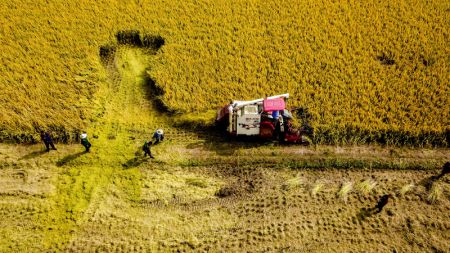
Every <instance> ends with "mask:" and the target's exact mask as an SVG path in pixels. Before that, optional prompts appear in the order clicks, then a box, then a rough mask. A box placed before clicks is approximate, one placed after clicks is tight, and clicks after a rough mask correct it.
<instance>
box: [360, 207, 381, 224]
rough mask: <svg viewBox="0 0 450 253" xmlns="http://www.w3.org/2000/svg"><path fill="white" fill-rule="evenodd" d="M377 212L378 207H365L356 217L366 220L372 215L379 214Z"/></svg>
mask: <svg viewBox="0 0 450 253" xmlns="http://www.w3.org/2000/svg"><path fill="white" fill-rule="evenodd" d="M377 213H378V208H377V207H371V208H366V207H363V208H361V210H360V211H359V213H358V214H357V215H356V217H357V218H358V220H359V221H365V220H366V219H367V218H369V217H371V216H372V215H374V214H377Z"/></svg>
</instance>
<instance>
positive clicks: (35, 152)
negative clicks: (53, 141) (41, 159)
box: [19, 149, 47, 160]
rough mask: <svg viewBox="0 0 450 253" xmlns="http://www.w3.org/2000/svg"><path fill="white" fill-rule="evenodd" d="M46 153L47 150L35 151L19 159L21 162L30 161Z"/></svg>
mask: <svg viewBox="0 0 450 253" xmlns="http://www.w3.org/2000/svg"><path fill="white" fill-rule="evenodd" d="M45 153H47V150H45V149H43V150H39V151H33V152H31V153H29V154H27V155H24V156H22V157H21V158H19V160H28V159H32V158H36V157H38V156H40V155H42V154H45Z"/></svg>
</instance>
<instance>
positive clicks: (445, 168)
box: [435, 162, 450, 180]
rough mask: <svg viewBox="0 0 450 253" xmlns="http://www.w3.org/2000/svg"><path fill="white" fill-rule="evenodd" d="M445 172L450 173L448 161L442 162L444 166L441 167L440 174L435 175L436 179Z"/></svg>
mask: <svg viewBox="0 0 450 253" xmlns="http://www.w3.org/2000/svg"><path fill="white" fill-rule="evenodd" d="M446 174H450V162H446V163H445V164H444V167H442V171H441V174H439V175H437V176H436V177H435V179H436V180H438V179H439V178H441V177H443V176H445V175H446Z"/></svg>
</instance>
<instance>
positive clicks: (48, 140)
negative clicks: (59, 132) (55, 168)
mask: <svg viewBox="0 0 450 253" xmlns="http://www.w3.org/2000/svg"><path fill="white" fill-rule="evenodd" d="M41 139H42V141H43V142H44V144H45V147H46V148H47V152H50V146H51V147H52V149H53V150H56V148H55V144H53V139H52V136H51V135H50V134H49V133H48V132H44V131H41Z"/></svg>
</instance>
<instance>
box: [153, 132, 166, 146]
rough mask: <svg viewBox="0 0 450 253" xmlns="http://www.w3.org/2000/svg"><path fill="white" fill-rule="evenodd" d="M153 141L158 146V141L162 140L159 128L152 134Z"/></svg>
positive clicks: (162, 133) (162, 134) (162, 135)
mask: <svg viewBox="0 0 450 253" xmlns="http://www.w3.org/2000/svg"><path fill="white" fill-rule="evenodd" d="M153 139H155V144H158V143H159V142H160V141H163V140H164V131H163V130H162V129H161V128H158V129H156V131H155V133H154V134H153Z"/></svg>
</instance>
